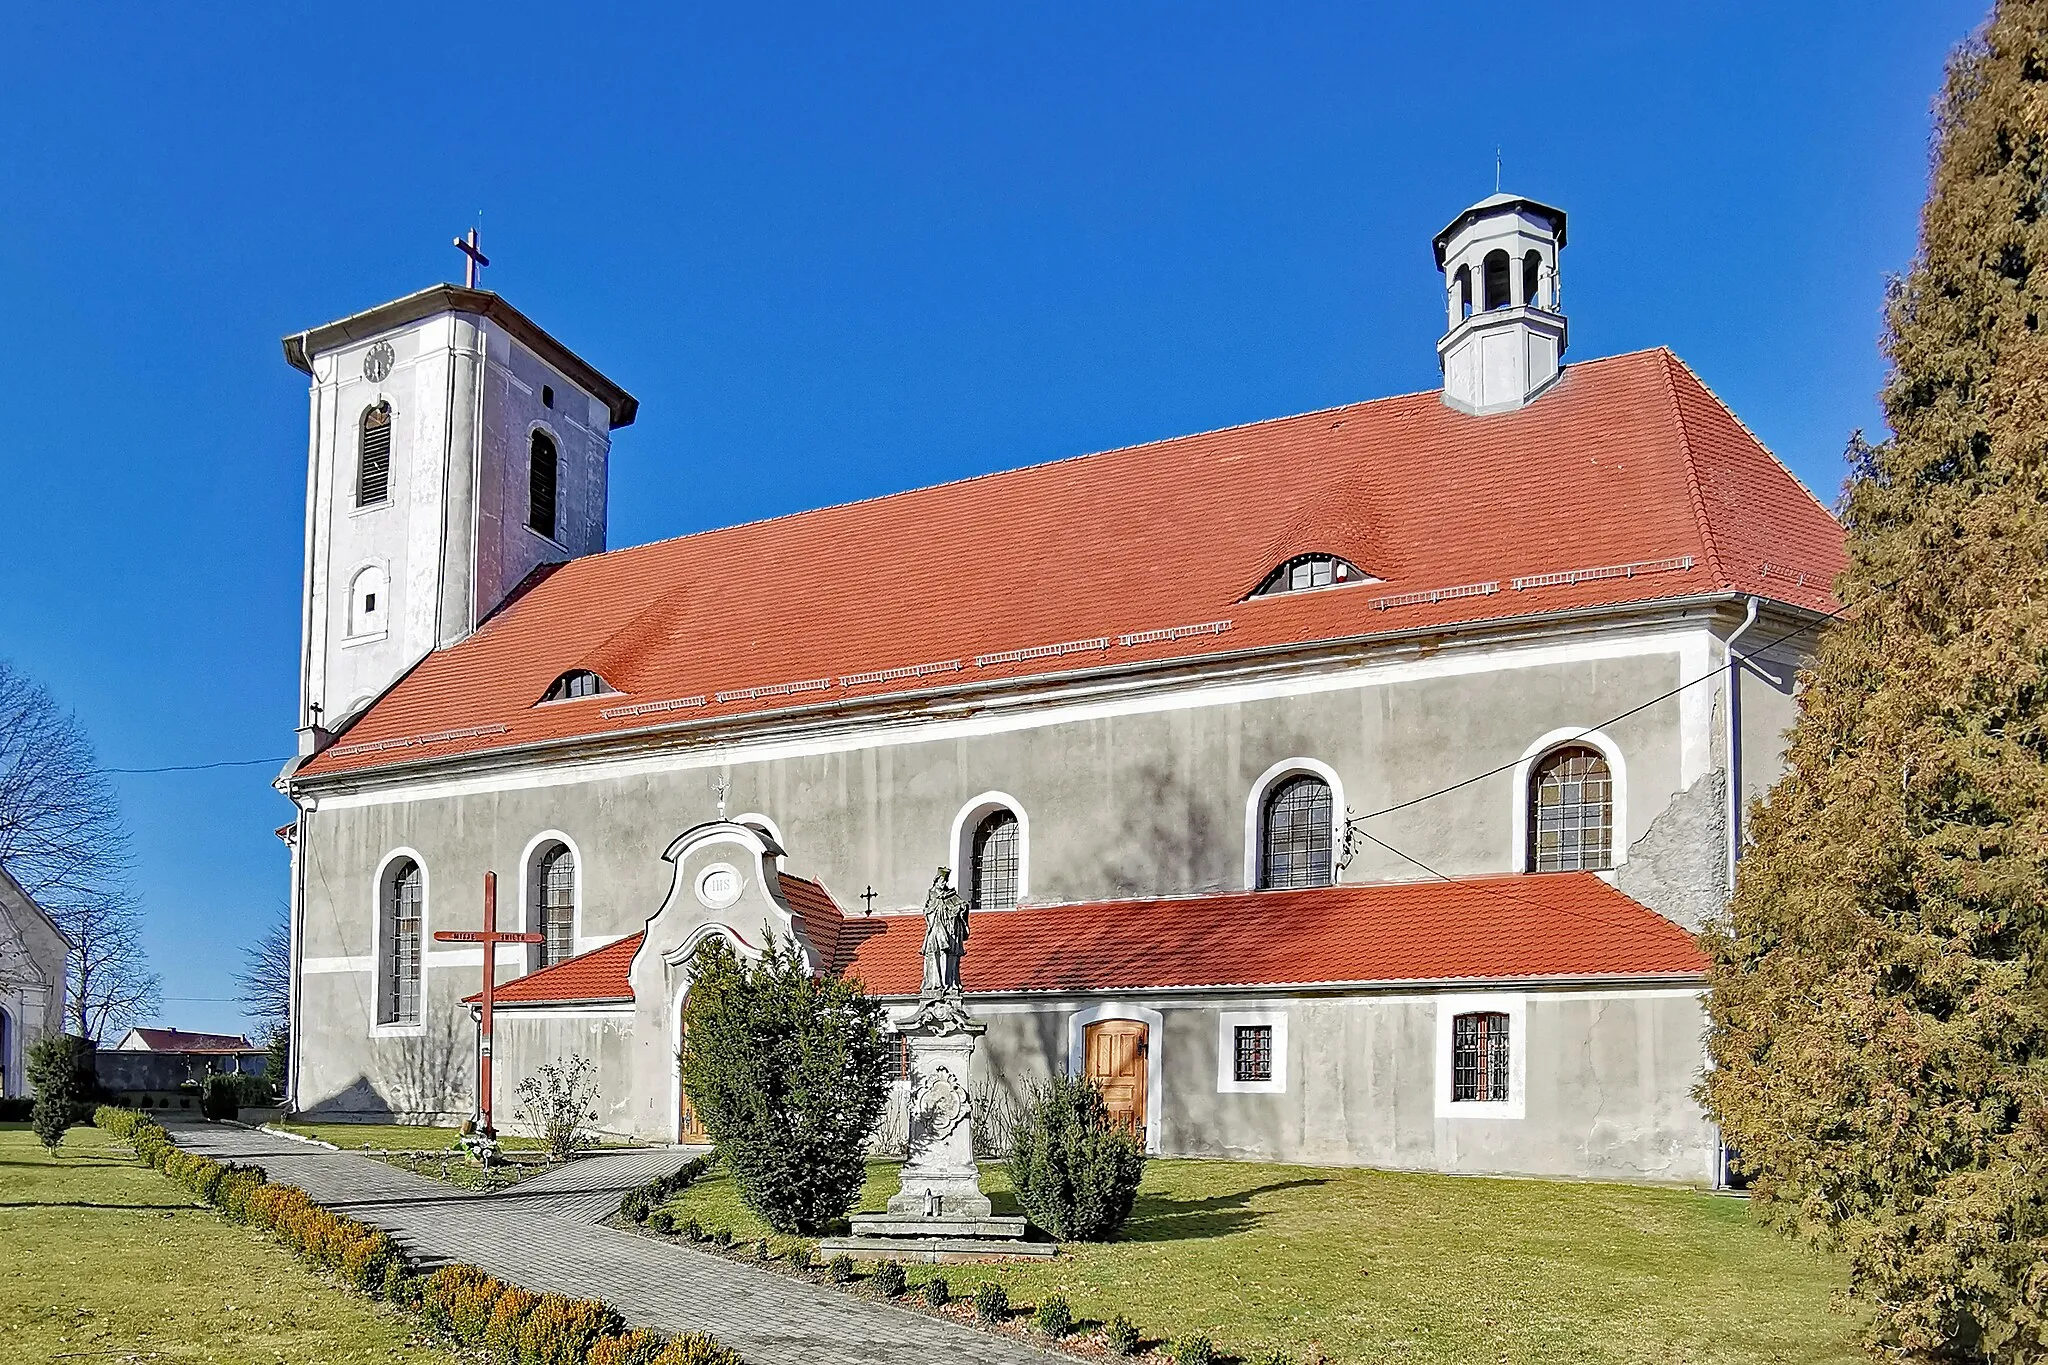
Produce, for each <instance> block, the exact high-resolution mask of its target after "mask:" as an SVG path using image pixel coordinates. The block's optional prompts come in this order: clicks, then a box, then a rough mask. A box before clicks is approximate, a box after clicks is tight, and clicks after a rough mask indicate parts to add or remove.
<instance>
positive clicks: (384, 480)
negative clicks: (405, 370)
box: [356, 403, 391, 507]
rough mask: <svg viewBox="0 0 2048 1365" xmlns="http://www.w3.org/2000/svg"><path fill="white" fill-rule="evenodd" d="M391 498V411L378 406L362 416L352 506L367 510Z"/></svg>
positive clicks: (383, 406) (381, 405) (383, 405)
mask: <svg viewBox="0 0 2048 1365" xmlns="http://www.w3.org/2000/svg"><path fill="white" fill-rule="evenodd" d="M390 496H391V408H390V406H389V405H388V404H385V403H379V404H378V405H377V406H376V407H374V408H371V409H369V410H368V411H367V412H365V413H364V414H363V433H362V441H361V446H360V451H359V456H358V458H357V460H356V506H358V507H369V506H372V505H373V504H375V503H380V502H383V501H384V500H385V499H386V498H388V497H390Z"/></svg>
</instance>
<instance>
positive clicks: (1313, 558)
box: [1252, 555, 1370, 597]
mask: <svg viewBox="0 0 2048 1365" xmlns="http://www.w3.org/2000/svg"><path fill="white" fill-rule="evenodd" d="M1369 578H1370V575H1368V574H1364V573H1361V572H1359V569H1358V566H1357V565H1356V564H1353V563H1351V562H1350V561H1349V560H1346V559H1339V558H1337V556H1335V555H1296V556H1295V557H1294V558H1293V559H1290V560H1288V561H1287V562H1286V563H1285V564H1282V565H1281V566H1280V567H1279V568H1277V569H1275V570H1273V572H1271V573H1269V574H1267V575H1266V579H1265V581H1264V582H1263V583H1261V584H1259V586H1258V590H1257V591H1256V592H1254V593H1253V594H1252V596H1254V597H1271V596H1272V595H1273V594H1275V593H1282V592H1308V591H1309V590H1311V589H1313V588H1333V587H1336V586H1337V585H1338V584H1340V583H1363V582H1366V581H1368V580H1369Z"/></svg>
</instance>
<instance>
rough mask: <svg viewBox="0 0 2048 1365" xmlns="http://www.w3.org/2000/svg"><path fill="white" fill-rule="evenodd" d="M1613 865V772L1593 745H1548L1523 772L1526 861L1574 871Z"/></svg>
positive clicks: (1535, 865) (1544, 869) (1545, 868)
mask: <svg viewBox="0 0 2048 1365" xmlns="http://www.w3.org/2000/svg"><path fill="white" fill-rule="evenodd" d="M1613 865H1614V776H1613V774H1612V773H1611V772H1610V771H1609V770H1608V767H1607V760H1606V759H1604V758H1602V757H1601V756H1600V754H1599V752H1598V751H1597V750H1594V749H1588V748H1585V747H1583V746H1580V745H1570V746H1567V747H1565V748H1562V749H1554V750H1552V751H1551V752H1550V753H1547V754H1545V755H1544V756H1543V757H1542V758H1541V759H1540V760H1538V761H1537V763H1536V766H1535V768H1534V769H1533V770H1532V771H1531V773H1530V776H1529V867H1530V869H1531V870H1532V871H1536V872H1578V871H1587V870H1595V869H1600V868H1607V867H1612V866H1613Z"/></svg>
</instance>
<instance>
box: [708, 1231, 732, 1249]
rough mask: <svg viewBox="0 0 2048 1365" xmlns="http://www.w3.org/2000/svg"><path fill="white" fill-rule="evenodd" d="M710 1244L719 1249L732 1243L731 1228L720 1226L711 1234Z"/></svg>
mask: <svg viewBox="0 0 2048 1365" xmlns="http://www.w3.org/2000/svg"><path fill="white" fill-rule="evenodd" d="M711 1244H712V1245H713V1246H715V1247H717V1248H719V1249H720V1250H721V1251H722V1250H724V1249H725V1248H726V1247H729V1246H731V1245H732V1229H731V1228H720V1229H719V1230H718V1231H716V1232H714V1233H712V1234H711Z"/></svg>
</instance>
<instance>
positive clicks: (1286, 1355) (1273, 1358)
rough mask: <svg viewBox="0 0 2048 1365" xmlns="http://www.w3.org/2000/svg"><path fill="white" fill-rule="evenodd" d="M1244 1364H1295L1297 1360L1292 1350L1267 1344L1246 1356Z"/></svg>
mask: <svg viewBox="0 0 2048 1365" xmlns="http://www.w3.org/2000/svg"><path fill="white" fill-rule="evenodd" d="M1244 1365H1295V1360H1294V1356H1293V1354H1292V1353H1291V1352H1288V1351H1283V1350H1281V1349H1280V1348H1279V1347H1278V1346H1265V1347H1261V1348H1260V1349H1259V1350H1256V1351H1253V1352H1252V1353H1251V1354H1250V1355H1248V1356H1246V1357H1245V1358H1244Z"/></svg>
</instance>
